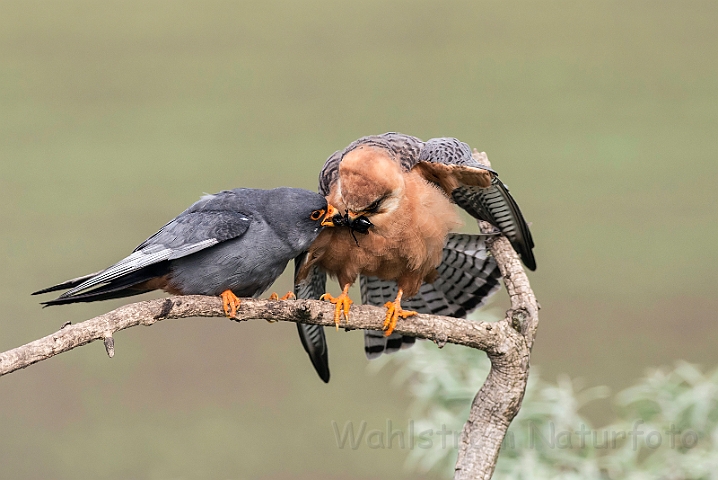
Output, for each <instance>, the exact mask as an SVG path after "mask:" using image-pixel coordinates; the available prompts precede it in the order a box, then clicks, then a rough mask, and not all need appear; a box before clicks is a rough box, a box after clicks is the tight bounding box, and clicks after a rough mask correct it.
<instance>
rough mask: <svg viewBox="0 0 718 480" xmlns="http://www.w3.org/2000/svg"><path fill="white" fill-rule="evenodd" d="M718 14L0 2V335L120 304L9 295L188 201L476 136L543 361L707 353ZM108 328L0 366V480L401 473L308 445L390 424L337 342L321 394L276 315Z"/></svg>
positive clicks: (380, 383) (501, 301)
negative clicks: (35, 359) (42, 356)
mask: <svg viewBox="0 0 718 480" xmlns="http://www.w3.org/2000/svg"><path fill="white" fill-rule="evenodd" d="M717 23H718V4H716V3H715V2H648V1H646V2H625V1H615V2H609V1H603V2H590V3H589V2H573V1H566V2H541V3H539V2H476V1H462V2H453V1H441V2H439V1H434V2H380V1H366V0H365V1H362V2H330V1H303V2H272V1H262V2H221V1H202V2H170V1H164V2H136V1H124V2H89V1H87V2H80V1H65V2H35V1H22V2H20V1H2V2H1V3H0V200H1V201H0V225H1V226H0V249H1V250H0V251H1V254H0V282H1V283H0V310H1V311H2V322H0V350H6V349H9V348H12V347H16V346H19V345H21V344H23V343H26V342H28V341H31V340H33V339H36V338H39V337H41V336H44V335H46V334H49V333H51V332H52V331H54V330H56V329H57V328H58V327H59V326H60V325H62V324H63V322H65V321H69V320H71V321H73V322H78V321H81V320H83V319H87V318H90V317H92V316H95V315H98V314H101V313H103V312H106V311H108V310H109V309H111V308H114V307H116V306H118V305H121V304H122V303H126V302H121V301H114V302H104V303H99V304H89V305H77V306H69V307H62V308H52V309H46V310H42V309H41V308H40V307H39V305H38V303H37V302H38V299H37V298H35V297H30V296H29V293H30V292H32V291H34V290H36V289H38V288H40V287H44V286H47V285H50V284H53V283H55V282H58V281H61V280H65V279H67V278H70V277H73V276H77V275H80V274H84V273H88V272H92V271H95V270H98V269H100V268H102V267H105V266H107V265H108V264H110V263H112V262H114V261H116V260H118V259H120V258H121V257H123V256H124V255H126V254H128V253H129V252H130V251H131V250H132V249H133V248H134V247H135V246H136V245H137V244H139V243H140V242H141V241H142V240H144V239H145V238H146V237H147V236H149V235H150V234H152V233H154V232H155V231H156V230H157V229H158V228H159V227H160V226H162V225H163V224H164V223H165V222H166V221H167V220H169V219H170V218H172V217H173V216H175V215H176V214H178V213H179V212H180V211H182V210H183V209H184V208H185V207H187V206H188V205H189V204H190V203H192V202H193V201H194V200H196V199H197V198H198V197H199V196H200V195H201V194H202V193H203V192H215V191H218V190H221V189H226V188H234V187H239V186H252V187H265V188H266V187H274V186H279V185H292V186H298V187H305V188H309V189H314V188H315V187H316V177H317V173H318V170H319V168H320V167H321V165H322V163H323V161H324V159H325V158H326V157H327V156H328V155H329V154H331V153H332V152H334V151H335V150H338V149H340V148H343V147H344V146H345V145H347V144H348V143H349V142H351V141H352V140H354V139H356V138H358V137H360V136H363V135H368V134H374V133H382V132H385V131H400V132H404V133H409V134H413V135H416V136H419V137H422V138H424V139H427V138H430V137H435V136H455V137H458V138H460V139H461V140H463V141H465V142H467V143H469V144H470V145H471V146H474V147H477V148H479V149H480V150H484V151H486V152H488V154H489V158H490V159H491V160H492V162H493V165H494V167H495V168H496V169H497V170H498V171H499V172H500V173H501V178H502V179H503V180H504V182H506V183H507V184H508V185H509V186H510V187H511V189H512V192H513V193H514V195H515V197H516V199H517V200H518V202H519V203H520V205H521V207H522V209H523V211H524V214H525V216H526V217H527V218H528V219H529V221H531V222H532V225H533V226H532V229H533V232H534V237H535V240H536V244H537V247H536V257H537V259H538V270H537V272H536V273H534V274H531V276H530V278H531V281H532V285H533V286H534V289H535V291H536V293H537V295H538V298H539V301H540V302H541V305H542V307H543V309H542V311H541V315H542V316H541V327H540V330H539V336H538V341H537V343H536V347H535V350H534V356H533V363H534V364H535V365H539V366H540V367H541V370H542V373H543V376H544V378H553V377H555V375H556V374H558V373H561V372H566V373H568V374H570V375H572V376H580V377H583V378H585V379H586V381H587V382H589V383H590V384H606V385H609V386H611V387H612V388H614V389H618V388H621V387H624V386H626V385H628V384H629V383H631V382H632V381H633V380H634V379H635V378H636V377H638V376H639V375H640V374H641V372H642V371H643V370H644V369H645V368H646V367H648V366H652V365H661V364H667V363H671V362H672V361H673V360H674V359H677V358H684V359H687V360H690V361H692V362H697V363H699V364H702V365H704V366H713V365H715V364H716V363H717V362H718V349H717V348H716V340H715V339H716V335H717V334H718V322H716V317H717V314H716V312H717V311H718V296H717V295H716V293H717V292H716V290H717V287H718V274H717V273H716V266H717V265H718V209H717V208H716V205H717V203H718V194H717V193H716V190H717V188H716V187H718V166H717V164H716V154H718V121H717V120H718V37H717V36H716V24H717ZM289 288H290V280H289V276H287V275H285V276H284V277H282V279H281V281H280V282H279V284H278V285H277V286H276V288H275V290H276V291H278V292H280V293H283V292H284V291H286V290H287V289H289ZM331 291H333V292H334V293H336V292H337V291H338V287H337V286H336V285H335V284H332V285H331ZM506 304H507V300H506V298H505V294H503V293H502V294H501V298H497V299H496V300H495V301H494V302H493V304H492V305H491V307H490V308H493V309H494V310H496V311H497V312H500V311H501V310H502V309H503V308H505V306H506ZM115 338H116V342H117V346H116V351H117V354H116V356H115V358H114V359H112V360H108V359H107V356H106V355H105V353H104V349H103V347H102V345H101V344H91V345H89V346H85V347H83V348H80V349H77V350H75V351H73V352H71V353H67V354H65V355H62V356H60V357H57V358H54V359H51V360H49V361H46V362H42V363H41V364H38V365H36V366H33V367H32V368H30V369H28V370H26V371H21V372H17V373H14V374H12V375H10V376H8V377H3V378H2V379H0V432H2V435H0V476H2V478H14V479H35V478H58V479H85V478H86V479H99V478H111V479H124V478H138V479H144V478H147V479H169V478H172V479H194V478H233V479H235V478H236V479H244V478H261V479H289V478H300V479H320V480H321V479H375V478H377V479H378V478H409V477H412V478H416V476H415V475H411V474H409V473H406V472H405V471H404V470H403V468H402V464H403V461H404V458H405V456H406V453H407V452H406V451H404V450H400V449H397V448H395V449H391V450H389V449H377V450H372V449H369V448H367V447H366V445H364V446H363V447H362V448H360V449H358V450H356V451H353V450H351V449H348V448H347V449H344V450H341V449H338V448H337V446H336V444H335V441H334V433H333V430H332V427H331V423H330V422H331V421H332V420H335V421H337V422H338V423H339V425H340V426H342V425H344V423H345V422H347V421H354V422H355V423H356V424H358V423H359V422H360V421H362V420H366V421H367V422H368V424H369V427H370V428H383V426H384V425H385V421H386V419H392V420H393V421H394V422H395V424H402V423H403V422H406V420H407V418H408V417H407V415H408V414H407V413H406V411H405V406H406V398H405V397H404V396H402V394H401V392H398V391H397V390H396V389H395V388H394V387H392V384H391V382H390V379H391V373H392V372H391V370H390V369H388V370H385V371H382V372H380V373H379V374H371V373H370V372H368V370H367V367H366V365H367V361H366V360H365V358H364V354H363V350H362V337H361V334H359V333H350V334H347V333H344V332H339V333H336V332H334V331H330V332H329V333H328V339H329V342H330V360H331V367H332V381H331V382H330V383H329V384H328V385H324V384H323V383H321V381H320V380H319V379H318V378H317V377H316V375H315V373H314V372H313V370H312V368H311V366H310V363H309V361H308V359H307V358H306V355H305V353H304V351H303V350H302V348H301V346H300V344H299V341H298V340H297V338H296V332H295V327H294V326H293V325H290V324H271V325H270V324H267V323H265V322H249V323H245V324H241V325H240V324H236V323H233V322H229V321H225V320H221V319H201V320H200V319H192V320H181V321H173V322H169V321H168V322H162V323H161V324H158V325H156V326H154V327H152V328H134V329H131V330H129V331H126V332H122V333H120V334H118V335H117V336H116V337H115ZM477 388H478V386H477ZM597 415H599V416H600V412H599V413H597ZM427 478H428V477H427Z"/></svg>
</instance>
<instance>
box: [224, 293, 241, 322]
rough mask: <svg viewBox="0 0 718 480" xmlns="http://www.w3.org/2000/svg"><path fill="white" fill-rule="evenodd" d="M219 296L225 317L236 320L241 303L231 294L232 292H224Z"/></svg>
mask: <svg viewBox="0 0 718 480" xmlns="http://www.w3.org/2000/svg"><path fill="white" fill-rule="evenodd" d="M219 296H220V297H222V307H223V308H224V314H225V315H227V317H228V318H237V309H238V308H239V305H240V304H241V303H242V301H241V300H240V299H239V298H237V296H236V295H235V294H234V293H232V290H225V291H224V292H222V293H221V294H220V295H219Z"/></svg>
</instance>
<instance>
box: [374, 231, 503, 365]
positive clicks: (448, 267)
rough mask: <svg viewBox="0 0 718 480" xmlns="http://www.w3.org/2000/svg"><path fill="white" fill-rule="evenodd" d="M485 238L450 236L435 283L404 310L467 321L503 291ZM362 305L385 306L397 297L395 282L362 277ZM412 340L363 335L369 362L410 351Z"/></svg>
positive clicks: (426, 285) (404, 304)
mask: <svg viewBox="0 0 718 480" xmlns="http://www.w3.org/2000/svg"><path fill="white" fill-rule="evenodd" d="M485 239H486V235H468V234H458V233H452V234H449V236H448V237H447V240H446V244H445V246H444V250H443V254H442V260H441V263H440V264H439V266H438V267H437V271H438V273H439V276H438V278H437V279H436V280H435V281H434V283H424V284H422V285H421V288H420V289H419V293H418V294H417V295H415V296H413V297H411V298H408V299H404V300H402V302H401V303H402V307H403V308H405V309H407V310H414V311H417V312H419V313H427V314H433V315H445V316H449V317H455V318H465V317H466V315H467V313H469V312H471V311H473V310H475V309H476V308H479V307H481V306H482V305H484V304H485V303H486V301H487V300H488V299H489V298H490V297H491V295H493V294H494V293H495V292H496V291H497V290H498V289H499V287H500V284H499V279H500V278H501V272H500V271H499V267H498V265H497V264H496V260H495V259H494V258H493V257H492V256H491V255H490V254H489V252H488V250H487V249H486V244H485ZM360 284H361V292H362V302H363V303H367V304H370V305H377V306H380V305H383V304H384V303H385V302H387V301H392V300H394V298H395V297H396V294H397V291H398V288H397V285H396V282H393V281H387V280H380V279H378V278H375V277H364V276H361V277H360ZM413 343H414V339H413V338H412V337H406V336H402V335H400V334H392V335H390V336H389V337H384V335H383V334H382V332H374V331H366V332H365V333H364V351H365V353H366V355H367V357H368V358H370V359H371V358H375V357H377V356H379V355H381V354H382V353H391V352H394V351H396V350H398V349H399V348H407V347H409V346H411V345H412V344H413Z"/></svg>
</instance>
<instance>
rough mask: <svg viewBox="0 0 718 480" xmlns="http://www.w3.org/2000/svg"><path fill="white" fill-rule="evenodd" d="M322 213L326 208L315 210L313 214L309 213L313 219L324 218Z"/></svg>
mask: <svg viewBox="0 0 718 480" xmlns="http://www.w3.org/2000/svg"><path fill="white" fill-rule="evenodd" d="M322 215H324V210H314V211H313V212H312V214H311V215H309V218H311V219H312V220H319V219H320V218H322Z"/></svg>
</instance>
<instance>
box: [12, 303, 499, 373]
mask: <svg viewBox="0 0 718 480" xmlns="http://www.w3.org/2000/svg"><path fill="white" fill-rule="evenodd" d="M385 313H386V311H385V310H384V309H383V308H380V307H372V306H369V305H358V306H353V307H352V310H351V313H350V315H349V321H348V322H345V321H344V320H342V324H341V328H345V329H347V330H381V328H382V324H383V323H384V316H385ZM189 317H224V318H226V317H225V314H224V310H223V309H222V302H221V300H220V299H219V297H205V296H200V295H188V296H178V297H169V298H164V299H157V300H148V301H144V302H138V303H133V304H130V305H125V306H122V307H120V308H118V309H116V310H113V311H111V312H109V313H106V314H104V315H100V316H99V317H95V318H93V319H90V320H86V321H84V322H82V323H78V324H74V325H65V326H63V327H62V328H61V329H60V330H58V331H57V332H55V333H53V334H51V335H48V336H46V337H44V338H41V339H39V340H35V341H34V342H30V343H28V344H26V345H23V346H21V347H18V348H15V349H13V350H8V351H6V352H3V353H0V376H2V375H6V374H8V373H11V372H14V371H16V370H19V369H21V368H25V367H28V366H30V365H32V364H34V363H37V362H40V361H42V360H46V359H48V358H50V357H54V356H55V355H57V354H60V353H63V352H67V351H69V350H72V349H73V348H76V347H79V346H81V345H85V344H87V343H90V342H94V341H95V340H103V341H104V343H105V348H106V349H107V352H108V355H110V357H112V356H113V355H114V347H115V342H114V339H113V334H114V333H115V332H119V331H120V330H124V329H126V328H130V327H135V326H138V325H145V326H149V325H153V324H155V323H156V322H159V321H161V320H166V319H177V318H189ZM251 319H264V320H273V321H274V320H278V321H287V322H298V323H308V324H315V325H325V326H334V305H332V304H330V303H328V302H322V301H319V300H284V301H282V300H254V299H245V300H242V304H241V305H240V307H239V309H238V311H237V316H236V318H235V319H234V320H237V321H245V320H251ZM505 330H506V327H505V326H500V325H497V324H496V323H490V322H471V321H468V320H463V319H457V318H452V317H442V316H438V315H416V316H414V317H411V318H410V319H408V320H402V319H400V320H399V323H398V325H397V328H396V330H395V331H396V332H399V333H402V334H404V335H411V336H414V337H418V338H426V339H429V340H433V341H434V342H437V343H446V342H448V343H456V344H459V345H466V346H468V347H473V348H478V349H480V350H484V351H487V352H494V351H495V350H497V349H499V350H500V349H503V348H505V345H504V340H503V337H504V336H505V335H506V333H507V332H506V331H505ZM509 333H510V332H509Z"/></svg>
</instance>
